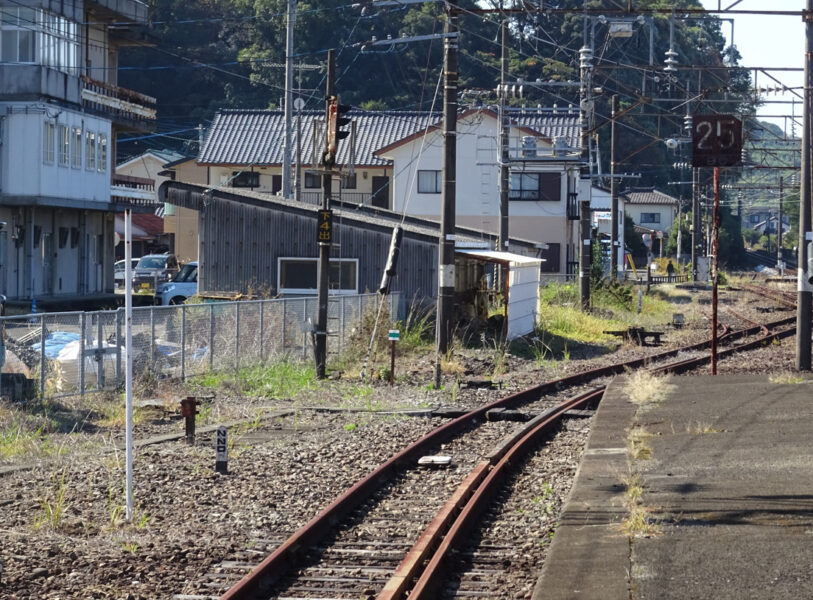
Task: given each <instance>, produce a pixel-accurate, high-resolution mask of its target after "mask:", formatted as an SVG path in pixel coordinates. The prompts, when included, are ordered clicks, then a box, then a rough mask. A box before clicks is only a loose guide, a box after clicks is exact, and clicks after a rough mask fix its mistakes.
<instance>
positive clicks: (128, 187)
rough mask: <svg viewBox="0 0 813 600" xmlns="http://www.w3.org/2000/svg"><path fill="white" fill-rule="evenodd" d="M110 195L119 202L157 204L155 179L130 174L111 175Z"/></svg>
mask: <svg viewBox="0 0 813 600" xmlns="http://www.w3.org/2000/svg"><path fill="white" fill-rule="evenodd" d="M110 184H111V185H110V197H111V199H112V200H113V201H114V202H117V203H119V204H133V205H138V206H158V205H160V202H158V198H157V197H156V195H155V181H154V180H152V179H147V178H145V177H133V176H132V175H113V177H112V179H111V181H110Z"/></svg>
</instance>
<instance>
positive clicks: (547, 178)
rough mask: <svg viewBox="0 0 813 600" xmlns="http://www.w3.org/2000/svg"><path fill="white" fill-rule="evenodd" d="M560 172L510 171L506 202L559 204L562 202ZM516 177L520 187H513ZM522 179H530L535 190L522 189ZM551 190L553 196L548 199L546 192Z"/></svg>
mask: <svg viewBox="0 0 813 600" xmlns="http://www.w3.org/2000/svg"><path fill="white" fill-rule="evenodd" d="M563 176H564V174H563V173H562V172H561V171H512V172H511V173H510V176H509V179H508V184H509V188H508V200H509V201H511V202H548V203H553V202H561V201H562V177H563ZM515 177H518V178H519V181H520V187H519V188H517V187H516V186H515V185H514V180H515V179H514V178H515ZM523 178H532V179H533V180H535V182H536V188H533V187H527V188H526V187H523V185H522V184H523ZM552 187H555V188H556V189H555V190H552V191H553V192H554V194H552V195H551V197H548V194H547V193H546V192H547V191H550V190H551V188H552Z"/></svg>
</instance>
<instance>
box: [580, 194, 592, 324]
mask: <svg viewBox="0 0 813 600" xmlns="http://www.w3.org/2000/svg"><path fill="white" fill-rule="evenodd" d="M579 238H580V239H579V244H581V252H580V253H579V297H580V298H581V307H582V310H587V309H589V308H590V266H591V262H592V255H591V253H590V249H591V246H590V242H591V240H590V201H589V200H582V201H581V202H579Z"/></svg>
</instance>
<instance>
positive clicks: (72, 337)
mask: <svg viewBox="0 0 813 600" xmlns="http://www.w3.org/2000/svg"><path fill="white" fill-rule="evenodd" d="M78 341H79V334H78V333H71V332H70V331H54V332H52V333H49V334H48V336H47V337H46V338H45V356H46V358H50V359H51V360H53V359H55V358H56V357H57V356H59V353H60V352H61V351H62V349H63V348H64V347H65V346H67V345H68V344H70V343H71V342H78ZM31 348H32V349H33V350H36V351H37V352H39V351H40V343H39V342H37V343H36V344H32V345H31Z"/></svg>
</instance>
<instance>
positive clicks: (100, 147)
mask: <svg viewBox="0 0 813 600" xmlns="http://www.w3.org/2000/svg"><path fill="white" fill-rule="evenodd" d="M96 170H97V171H100V172H104V171H107V136H106V135H105V134H103V133H100V134H99V139H98V141H97V143H96Z"/></svg>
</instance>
